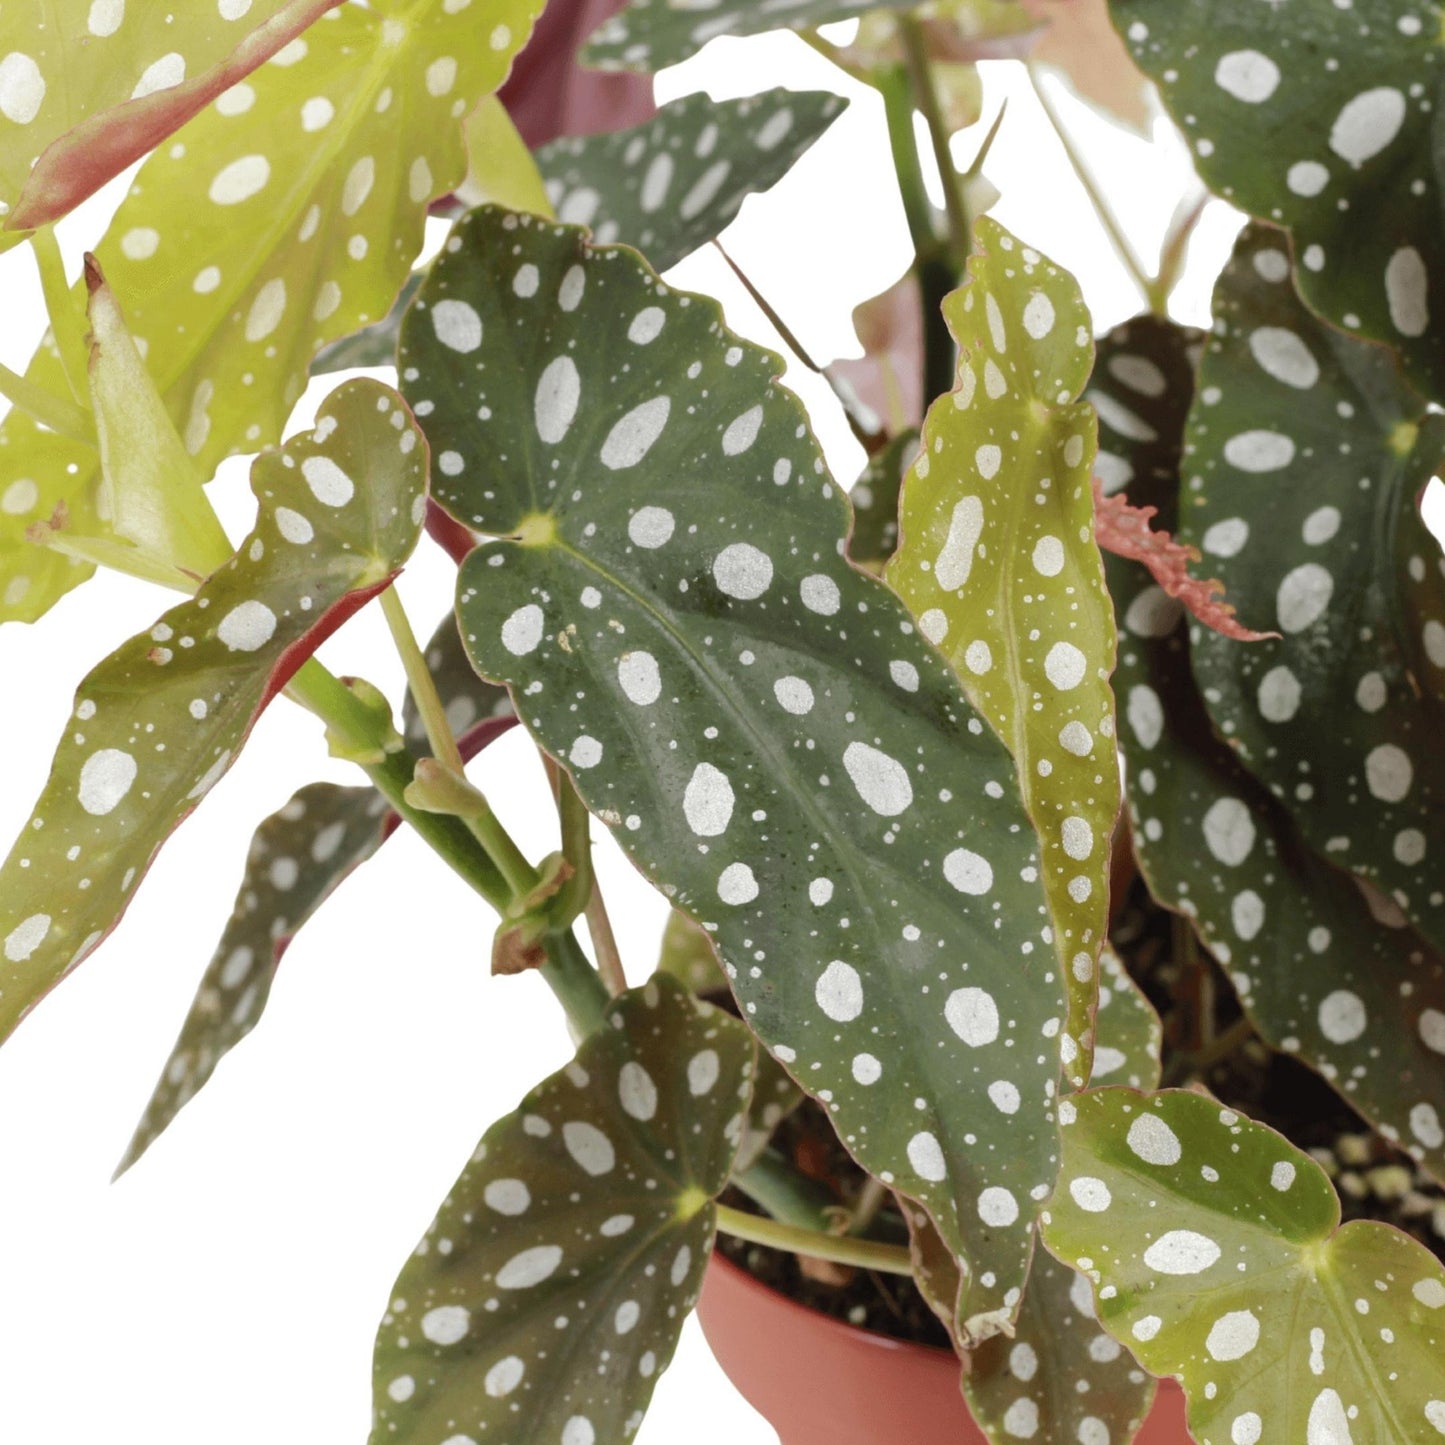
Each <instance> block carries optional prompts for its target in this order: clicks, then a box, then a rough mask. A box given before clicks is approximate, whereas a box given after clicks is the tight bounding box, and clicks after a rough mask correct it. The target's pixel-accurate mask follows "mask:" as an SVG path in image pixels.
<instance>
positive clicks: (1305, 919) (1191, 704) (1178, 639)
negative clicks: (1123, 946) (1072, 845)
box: [1090, 318, 1445, 1174]
mask: <svg viewBox="0 0 1445 1445" xmlns="http://www.w3.org/2000/svg"><path fill="white" fill-rule="evenodd" d="M1192 346H1193V338H1192V337H1191V336H1190V335H1189V334H1188V333H1186V332H1183V331H1180V330H1179V329H1178V328H1174V327H1170V326H1169V325H1168V323H1165V322H1159V321H1154V320H1150V319H1147V318H1146V319H1144V320H1142V321H1135V322H1131V323H1130V324H1129V325H1128V326H1127V327H1124V328H1121V329H1120V330H1119V331H1117V332H1115V333H1114V334H1113V335H1112V336H1111V337H1109V338H1108V339H1107V340H1106V341H1104V342H1103V343H1101V345H1100V349H1099V360H1100V364H1099V367H1098V370H1097V372H1096V375H1095V379H1094V386H1093V390H1092V391H1091V393H1090V395H1092V396H1095V398H1096V400H1097V401H1098V404H1099V408H1100V416H1101V418H1103V419H1104V426H1105V429H1106V440H1107V443H1108V444H1109V445H1110V446H1111V447H1113V448H1114V453H1115V455H1116V456H1117V457H1118V459H1119V462H1120V465H1121V466H1125V467H1132V469H1133V470H1134V472H1135V476H1134V479H1133V481H1132V482H1131V484H1130V489H1129V495H1130V497H1131V498H1132V499H1133V500H1135V501H1141V502H1142V501H1147V502H1149V503H1150V504H1152V505H1156V506H1158V507H1160V509H1161V514H1162V515H1163V517H1164V520H1165V522H1166V523H1167V524H1171V525H1172V524H1173V522H1174V515H1175V513H1176V511H1177V501H1176V499H1175V491H1176V489H1177V487H1178V482H1177V479H1175V480H1172V481H1171V480H1170V479H1169V472H1170V464H1169V461H1168V453H1169V449H1170V447H1171V446H1172V450H1173V455H1174V458H1175V462H1174V466H1175V467H1176V468H1177V465H1178V457H1179V452H1180V447H1181V445H1182V437H1183V429H1184V418H1185V414H1186V412H1187V411H1188V408H1189V401H1190V396H1191V389H1192V384H1193V379H1192V371H1191V368H1190V364H1189V353H1190V351H1191V349H1192ZM1125 379H1127V382H1126V380H1125ZM1128 383H1132V384H1133V387H1137V388H1140V389H1139V390H1134V389H1132V388H1131V386H1130V385H1129V384H1128ZM1126 400H1127V401H1128V402H1129V403H1130V404H1131V405H1133V406H1135V407H1137V410H1126V409H1125V403H1126ZM1144 431H1147V432H1148V433H1149V435H1150V438H1151V439H1150V440H1149V441H1148V442H1144V443H1135V442H1131V440H1130V438H1131V436H1138V435H1140V434H1141V433H1142V432H1144ZM1176 478H1177V474H1176ZM1108 568H1109V583H1110V590H1111V591H1112V592H1113V594H1114V599H1115V605H1116V606H1117V608H1118V610H1119V617H1120V621H1121V624H1122V625H1121V628H1120V634H1121V638H1122V641H1121V645H1120V649H1119V668H1118V673H1117V675H1116V686H1117V688H1118V692H1119V697H1120V700H1121V703H1122V705H1123V713H1124V717H1125V723H1124V725H1123V726H1122V727H1121V728H1120V732H1119V742H1120V745H1121V747H1122V749H1123V752H1124V758H1125V764H1126V768H1125V777H1126V779H1127V784H1128V802H1129V812H1130V817H1131V820H1132V823H1133V835H1134V848H1135V852H1136V853H1137V855H1138V858H1139V864H1140V867H1141V868H1142V870H1143V872H1144V876H1145V878H1146V879H1147V881H1148V883H1149V888H1150V891H1151V892H1152V893H1153V894H1154V896H1155V897H1156V898H1158V899H1159V900H1160V901H1161V902H1162V903H1163V904H1165V906H1166V907H1170V908H1174V909H1176V910H1178V911H1180V912H1182V913H1185V914H1186V915H1187V916H1188V917H1189V918H1191V920H1192V921H1193V923H1194V926H1195V928H1196V929H1197V930H1198V932H1199V934H1200V937H1201V938H1202V939H1203V940H1204V942H1205V944H1206V945H1207V947H1208V948H1209V949H1210V951H1211V952H1212V953H1213V954H1214V955H1215V957H1217V958H1218V959H1219V961H1220V962H1221V964H1223V965H1224V966H1225V967H1226V968H1227V970H1228V971H1229V974H1230V977H1231V979H1232V980H1233V982H1234V985H1235V988H1236V990H1237V991H1238V993H1239V997H1240V1001H1241V1003H1242V1004H1243V1006H1244V1008H1245V1011H1246V1012H1247V1013H1248V1014H1249V1016H1250V1017H1251V1018H1252V1019H1253V1020H1254V1023H1255V1025H1256V1027H1257V1028H1258V1029H1259V1031H1260V1033H1261V1034H1262V1035H1263V1037H1264V1038H1266V1039H1267V1040H1268V1041H1269V1042H1270V1043H1272V1044H1274V1045H1275V1046H1276V1047H1277V1048H1284V1049H1287V1050H1289V1051H1290V1052H1296V1053H1298V1054H1299V1056H1300V1057H1301V1058H1302V1059H1304V1060H1305V1062H1307V1063H1309V1064H1311V1065H1312V1066H1313V1067H1314V1068H1316V1069H1318V1070H1319V1071H1320V1073H1321V1074H1323V1075H1324V1077H1325V1078H1326V1079H1328V1080H1329V1081H1330V1082H1331V1083H1332V1084H1333V1085H1334V1087H1335V1088H1336V1089H1338V1090H1339V1091H1340V1092H1341V1093H1342V1094H1343V1095H1344V1096H1345V1097H1346V1098H1347V1099H1348V1100H1349V1102H1350V1103H1351V1104H1352V1105H1353V1106H1354V1107H1355V1108H1356V1109H1358V1110H1359V1111H1360V1112H1361V1113H1363V1114H1364V1115H1365V1116H1366V1117H1367V1118H1369V1119H1370V1120H1371V1121H1372V1122H1374V1123H1375V1124H1376V1125H1377V1126H1378V1127H1379V1129H1380V1130H1381V1132H1382V1133H1383V1134H1384V1135H1385V1136H1386V1137H1387V1138H1390V1139H1393V1140H1396V1141H1398V1142H1400V1144H1401V1147H1403V1148H1405V1149H1407V1150H1408V1151H1409V1152H1410V1153H1411V1154H1412V1155H1413V1156H1414V1157H1415V1158H1416V1159H1417V1160H1420V1161H1421V1162H1422V1163H1423V1164H1424V1165H1425V1166H1426V1167H1427V1168H1429V1169H1430V1170H1432V1171H1433V1172H1434V1173H1436V1174H1440V1173H1441V1171H1442V1169H1445V1134H1442V1128H1441V1120H1442V1119H1445V958H1442V956H1441V955H1440V954H1439V953H1438V952H1435V951H1434V950H1432V949H1431V948H1430V947H1429V946H1428V945H1427V944H1426V943H1425V942H1424V941H1423V940H1422V939H1421V938H1420V937H1419V936H1418V935H1417V934H1416V933H1415V932H1414V931H1413V930H1412V929H1410V928H1409V927H1408V926H1407V924H1406V921H1405V918H1404V915H1403V914H1401V913H1400V912H1399V910H1398V909H1396V908H1395V907H1394V906H1393V905H1392V904H1391V903H1390V902H1389V901H1388V900H1387V899H1385V898H1383V897H1382V896H1381V895H1379V894H1377V893H1376V892H1374V890H1373V889H1370V888H1368V886H1366V885H1362V886H1361V887H1359V888H1356V887H1352V886H1351V885H1350V882H1349V881H1348V879H1347V877H1346V876H1345V875H1343V874H1340V873H1339V872H1337V871H1336V870H1335V869H1334V868H1331V867H1330V866H1329V865H1328V864H1326V863H1324V862H1323V861H1322V860H1320V859H1319V858H1318V857H1317V856H1316V855H1315V854H1314V853H1313V852H1311V851H1310V849H1309V848H1307V847H1306V846H1305V845H1304V844H1303V843H1302V842H1301V840H1300V838H1299V836H1298V834H1297V832H1296V830H1295V828H1294V826H1293V824H1292V823H1291V821H1290V818H1289V814H1288V812H1287V811H1286V809H1285V807H1284V805H1283V804H1282V803H1280V802H1278V801H1277V800H1275V799H1274V798H1272V797H1270V795H1269V794H1268V793H1267V792H1266V791H1265V790H1264V789H1263V788H1262V787H1261V786H1260V785H1259V783H1258V782H1257V781H1256V780H1255V779H1254V778H1253V777H1252V776H1251V775H1250V774H1249V773H1248V772H1247V770H1246V769H1245V768H1244V766H1243V765H1242V764H1241V763H1240V761H1239V758H1238V755H1237V754H1236V753H1235V752H1234V750H1233V749H1232V748H1230V747H1229V746H1228V745H1227V744H1226V743H1224V742H1221V741H1220V740H1219V738H1218V737H1217V736H1216V735H1215V733H1214V732H1213V731H1212V730H1211V728H1210V725H1209V719H1208V717H1207V715H1206V714H1205V711H1204V704H1203V700H1202V699H1201V698H1200V696H1199V692H1198V689H1197V687H1196V685H1195V683H1194V679H1193V677H1192V676H1191V674H1190V669H1189V654H1188V642H1187V639H1186V637H1185V634H1184V630H1183V628H1182V627H1181V626H1179V625H1178V624H1179V620H1180V617H1179V612H1178V604H1176V603H1172V602H1170V601H1169V600H1168V599H1167V598H1164V597H1163V596H1162V594H1161V593H1160V591H1159V589H1158V587H1157V586H1156V585H1155V584H1154V583H1153V582H1152V581H1151V579H1150V577H1149V575H1148V574H1147V573H1146V572H1144V571H1143V570H1142V569H1141V568H1139V567H1138V566H1136V565H1134V564H1132V563H1129V562H1126V561H1124V560H1122V559H1119V558H1113V557H1111V558H1109V559H1108ZM1171 609H1173V611H1172V613H1171ZM1166 719H1167V722H1166Z"/></svg>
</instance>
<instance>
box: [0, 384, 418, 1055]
mask: <svg viewBox="0 0 1445 1445" xmlns="http://www.w3.org/2000/svg"><path fill="white" fill-rule="evenodd" d="M426 471H427V451H426V446H425V444H424V443H423V442H422V439H421V437H420V435H419V434H418V432H417V431H416V430H415V429H414V427H413V425H412V423H411V419H410V416H409V414H408V413H407V411H406V408H405V406H404V405H403V404H402V402H401V399H400V398H399V397H398V396H397V395H396V394H395V392H392V391H390V390H388V389H387V388H386V387H383V386H379V385H377V384H376V383H375V382H369V381H358V382H351V383H348V384H347V385H345V386H342V387H341V388H339V389H338V390H337V391H335V392H333V393H332V395H331V396H330V397H329V398H328V399H327V401H326V402H325V403H324V404H323V406H322V408H321V411H320V413H319V414H318V420H317V424H316V429H315V430H314V431H310V432H306V433H303V434H302V435H300V436H297V437H294V438H293V439H292V440H291V441H289V442H288V443H287V444H286V447H285V449H284V451H280V452H268V453H265V454H263V455H262V456H261V457H259V458H258V459H257V461H256V463H255V466H254V467H253V469H252V473H251V485H252V490H253V491H254V492H255V494H256V499H257V502H258V504H259V507H260V515H259V517H258V520H257V524H256V527H255V529H254V530H253V531H252V533H251V535H250V536H249V537H248V538H247V539H246V541H245V542H244V543H243V544H242V546H241V550H240V551H239V552H237V554H236V555H235V557H234V558H233V559H232V560H231V561H230V562H228V563H227V564H226V565H225V566H224V567H222V568H220V569H219V570H218V571H217V572H215V573H214V574H213V575H212V576H211V577H210V578H209V579H208V580H207V581H206V582H205V584H204V585H203V586H202V587H201V589H200V591H199V592H197V594H196V596H195V597H194V598H193V599H188V600H186V601H185V602H182V603H181V604H180V605H179V606H177V607H173V608H171V610H170V611H169V612H166V613H164V614H163V615H162V616H161V618H160V619H159V621H157V623H156V624H155V626H154V627H152V628H151V629H150V630H149V631H148V632H144V633H141V634H140V635H139V636H137V637H133V638H131V640H130V641H129V642H126V643H124V644H123V645H122V646H121V647H120V648H119V649H118V650H117V651H115V652H114V653H112V654H111V656H110V657H108V658H107V659H106V660H105V661H104V662H102V663H101V664H100V665H99V666H98V667H96V668H95V669H94V670H93V671H92V672H91V673H90V675H89V676H88V677H87V678H86V679H85V681H84V682H82V683H81V685H80V687H79V689H78V690H77V692H76V705H75V711H74V713H73V714H72V725H71V729H70V730H69V731H68V733H67V735H66V737H65V738H64V739H63V740H62V742H61V744H60V746H59V748H58V749H57V750H56V755H55V761H54V763H53V764H52V766H51V771H50V777H49V780H48V781H47V783H46V785H45V790H44V792H43V793H42V794H41V796H40V800H39V802H38V803H37V805H36V808H35V812H34V814H33V816H32V818H31V821H30V823H29V825H28V826H27V827H26V829H25V831H24V833H23V834H22V835H21V837H20V838H19V840H18V841H17V842H16V844H15V846H14V848H13V849H12V850H11V852H10V856H9V857H8V858H7V859H6V861H5V863H4V866H3V868H0V940H3V942H0V956H3V965H0V1038H3V1037H5V1036H6V1035H7V1034H9V1032H10V1031H11V1030H12V1029H13V1028H14V1027H15V1025H16V1024H17V1023H18V1022H19V1021H20V1019H21V1018H23V1017H24V1015H25V1014H26V1013H27V1012H28V1011H29V1010H30V1009H31V1008H32V1007H33V1006H34V1005H35V1004H36V1003H37V1002H38V1001H39V999H40V997H41V996H42V995H43V994H44V993H45V992H46V991H47V990H48V989H50V988H51V987H53V986H54V985H55V984H56V983H58V982H59V980H60V979H61V978H62V977H63V976H64V975H65V974H66V973H67V972H68V971H69V970H70V969H71V968H73V967H74V966H75V964H76V963H78V962H79V961H80V960H81V959H82V958H83V957H84V956H85V955H86V954H88V953H89V952H90V951H91V950H92V949H93V948H94V947H95V945H96V944H97V943H99V942H100V940H101V939H102V938H103V937H104V936H105V935H106V934H107V933H108V932H109V931H110V930H111V929H112V928H113V927H114V926H115V925H116V923H117V922H119V920H120V917H121V914H122V913H124V911H125V909H126V906H127V904H128V903H129V901H130V896H131V893H132V892H133V890H134V887H135V885H136V883H137V882H138V881H139V880H140V878H141V876H142V875H143V874H144V873H145V871H146V869H147V868H148V867H149V866H150V862H151V859H152V858H153V857H154V856H155V854H156V852H157V850H158V849H159V848H160V846H161V845H162V843H164V841H165V839H166V837H167V836H168V835H169V834H170V833H171V831H172V830H173V829H174V828H175V827H176V826H177V824H179V823H180V822H181V821H182V820H183V819H184V818H185V817H186V815H187V814H188V813H190V812H191V810H192V809H193V808H195V807H196V805H197V803H198V802H199V801H200V799H201V798H202V797H204V796H205V794H206V793H207V792H208V791H209V790H210V789H211V787H213V786H214V784H215V783H216V782H217V781H218V780H219V779H220V777H221V776H222V774H224V773H225V771H226V769H227V768H228V767H229V766H230V763H231V760H232V758H233V757H234V756H235V755H236V753H237V752H239V751H240V748H241V746H242V745H243V744H244V742H245V740H246V736H247V734H248V733H249V732H250V730H251V727H252V725H253V724H254V723H255V721H256V718H257V717H258V716H259V715H260V713H261V711H262V709H264V708H265V706H266V704H267V703H268V702H269V701H270V700H271V698H272V697H274V696H275V694H276V693H277V692H278V691H279V690H280V689H281V688H282V687H284V686H285V684H286V682H287V681H288V680H289V678H290V677H291V675H292V674H293V673H294V672H295V671H296V669H297V668H298V667H299V666H300V665H301V663H302V662H303V661H305V659H306V658H307V657H308V656H309V655H310V654H311V653H312V652H313V651H315V649H316V648H317V647H318V646H319V645H320V643H321V642H322V640H323V639H324V638H325V637H326V636H328V635H329V634H330V633H331V632H332V631H333V630H334V629H335V628H336V627H337V626H338V625H339V624H340V623H341V622H342V621H343V620H344V619H345V618H346V617H347V616H348V615H350V613H352V612H354V611H355V610H356V609H357V608H358V607H359V606H361V605H362V604H363V603H364V602H365V601H366V600H367V599H368V598H369V597H371V596H372V595H374V594H375V593H376V592H377V591H379V590H380V589H381V588H382V587H384V586H385V585H386V584H387V582H388V580H389V579H390V578H391V576H392V575H393V574H394V573H395V572H396V571H397V570H398V568H400V566H401V565H402V563H403V562H404V561H405V560H406V559H407V557H408V556H409V555H410V554H411V550H412V548H413V547H414V546H415V544H416V540H417V537H418V535H419V532H420V528H421V521H422V516H423V512H424V505H425V500H426V496H425V491H426Z"/></svg>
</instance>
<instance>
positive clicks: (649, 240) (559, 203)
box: [537, 90, 848, 271]
mask: <svg viewBox="0 0 1445 1445" xmlns="http://www.w3.org/2000/svg"><path fill="white" fill-rule="evenodd" d="M847 104H848V102H847V101H846V100H844V99H843V98H842V97H841V96H837V95H832V94H830V93H829V92H827V91H820V90H803V91H789V90H767V91H764V92H763V93H762V94H761V95H752V96H748V97H747V98H746V99H744V100H724V101H715V100H713V99H711V98H710V97H709V96H707V95H705V94H703V93H701V92H699V93H698V94H696V95H688V96H684V97H683V98H682V99H681V100H675V101H673V102H671V104H669V105H665V106H663V107H662V109H661V110H659V111H658V113H657V114H656V116H654V117H653V118H652V119H651V120H649V121H645V122H644V123H643V124H642V125H639V126H633V127H632V129H631V130H620V131H613V132H611V133H610V134H608V135H598V136H577V137H573V138H570V139H564V140H555V141H553V142H552V144H551V145H548V146H544V147H543V148H542V149H541V150H540V151H538V152H537V164H538V166H539V167H540V168H541V171H542V175H543V177H544V179H545V181H546V184H547V195H548V198H549V199H550V200H551V202H552V204H553V205H554V206H555V207H556V209H557V216H558V219H560V220H562V221H568V222H573V223H575V224H578V225H583V226H590V227H591V228H592V233H593V235H594V236H596V238H597V240H598V241H599V242H600V243H604V244H605V243H610V242H613V241H622V242H625V243H626V244H627V245H629V246H636V247H637V249H638V250H639V251H641V252H642V253H643V255H645V256H646V257H647V259H648V260H649V261H650V262H651V263H652V264H653V266H654V267H655V268H656V269H657V270H659V271H665V270H666V269H667V268H668V267H669V266H675V265H676V264H677V263H678V262H679V261H681V260H682V258H683V257H684V256H686V255H688V254H689V253H690V252H692V251H695V250H697V248H698V247H699V246H701V245H703V244H705V243H706V242H708V241H711V240H712V239H713V237H714V236H716V235H718V234H719V232H721V231H722V230H723V229H724V228H725V227H727V226H728V225H729V224H730V223H731V222H732V220H733V218H734V217H735V216H736V215H737V213H738V211H739V210H740V209H741V207H742V204H743V201H744V200H745V199H746V198H747V197H748V196H749V195H751V194H752V193H753V192H754V191H765V190H767V189H768V187H769V186H772V185H776V184H777V182H778V181H780V180H781V179H782V178H783V177H784V176H785V175H786V174H787V173H788V171H789V170H791V169H792V167H793V164H794V162H795V161H797V159H798V157H799V156H801V155H802V154H803V152H804V151H806V150H807V149H808V147H809V146H810V145H812V144H813V142H814V141H815V140H817V139H818V137H819V136H820V135H822V134H823V132H824V131H825V130H827V129H828V127H829V126H830V125H832V123H833V122H834V120H836V119H837V117H838V116H840V115H841V114H842V113H843V111H844V109H845V108H846V107H847Z"/></svg>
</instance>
